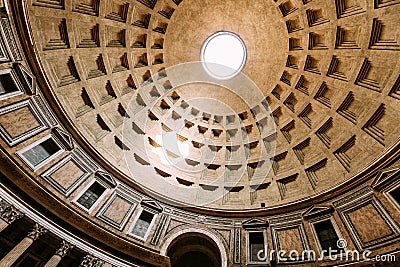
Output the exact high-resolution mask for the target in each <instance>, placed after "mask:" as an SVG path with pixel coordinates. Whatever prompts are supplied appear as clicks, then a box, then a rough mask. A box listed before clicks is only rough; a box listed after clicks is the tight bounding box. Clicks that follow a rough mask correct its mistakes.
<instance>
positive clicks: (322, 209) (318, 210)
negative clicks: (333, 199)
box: [302, 205, 333, 219]
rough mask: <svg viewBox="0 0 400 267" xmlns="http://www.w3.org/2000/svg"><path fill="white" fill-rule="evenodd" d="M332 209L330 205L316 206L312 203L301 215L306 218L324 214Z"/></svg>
mask: <svg viewBox="0 0 400 267" xmlns="http://www.w3.org/2000/svg"><path fill="white" fill-rule="evenodd" d="M332 211H333V207H332V206H317V205H313V206H311V207H310V208H309V209H308V210H306V211H305V212H304V213H303V214H302V216H303V217H304V218H306V219H309V218H313V217H318V216H321V215H325V214H328V213H331V212H332Z"/></svg>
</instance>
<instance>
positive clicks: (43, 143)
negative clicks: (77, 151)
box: [17, 135, 64, 170]
mask: <svg viewBox="0 0 400 267" xmlns="http://www.w3.org/2000/svg"><path fill="white" fill-rule="evenodd" d="M63 151H64V149H63V148H62V146H61V145H59V144H58V143H57V142H56V140H55V139H53V138H52V136H51V135H48V136H46V137H44V138H42V139H40V140H39V141H36V142H34V143H33V144H31V145H29V146H27V147H25V148H23V149H22V150H20V151H18V152H17V155H19V156H20V157H21V158H22V160H24V161H25V163H26V164H27V165H28V166H29V167H30V168H31V169H33V170H37V169H39V168H40V167H42V166H43V165H44V164H45V163H46V162H48V161H49V160H51V159H53V158H55V157H56V156H57V155H59V154H60V153H62V152H63Z"/></svg>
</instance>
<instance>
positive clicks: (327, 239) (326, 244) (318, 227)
mask: <svg viewBox="0 0 400 267" xmlns="http://www.w3.org/2000/svg"><path fill="white" fill-rule="evenodd" d="M314 229H315V232H316V235H317V238H318V241H319V244H320V245H321V249H322V250H326V251H329V250H331V251H332V250H336V251H337V252H336V253H337V254H339V253H341V252H343V249H339V248H338V246H337V241H338V240H339V237H338V235H337V233H336V230H335V228H334V226H333V224H332V221H331V220H326V221H322V222H318V223H315V224H314ZM332 254H334V253H332Z"/></svg>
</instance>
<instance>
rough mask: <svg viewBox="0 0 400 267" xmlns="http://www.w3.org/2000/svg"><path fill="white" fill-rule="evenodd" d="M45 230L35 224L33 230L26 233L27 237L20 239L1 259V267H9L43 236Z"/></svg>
mask: <svg viewBox="0 0 400 267" xmlns="http://www.w3.org/2000/svg"><path fill="white" fill-rule="evenodd" d="M46 232H47V229H45V228H44V227H43V226H40V225H39V224H37V223H36V224H35V226H34V227H33V230H32V231H31V232H29V233H28V235H27V236H26V237H25V238H24V239H22V241H21V242H19V243H18V244H17V245H16V246H15V247H14V248H13V249H12V250H11V251H10V252H8V254H7V255H6V256H4V258H3V259H1V261H0V266H1V267H10V266H11V265H13V264H14V263H15V261H16V260H18V258H19V257H21V255H22V254H23V253H24V252H25V251H26V250H27V249H28V248H29V247H30V245H32V244H33V242H34V241H35V240H37V239H39V237H40V236H42V235H43V234H45V233H46Z"/></svg>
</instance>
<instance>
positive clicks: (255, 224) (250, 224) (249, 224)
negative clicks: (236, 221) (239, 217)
mask: <svg viewBox="0 0 400 267" xmlns="http://www.w3.org/2000/svg"><path fill="white" fill-rule="evenodd" d="M242 226H243V228H261V227H268V222H267V221H264V220H261V219H258V218H251V219H249V220H247V221H245V222H243V223H242Z"/></svg>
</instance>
